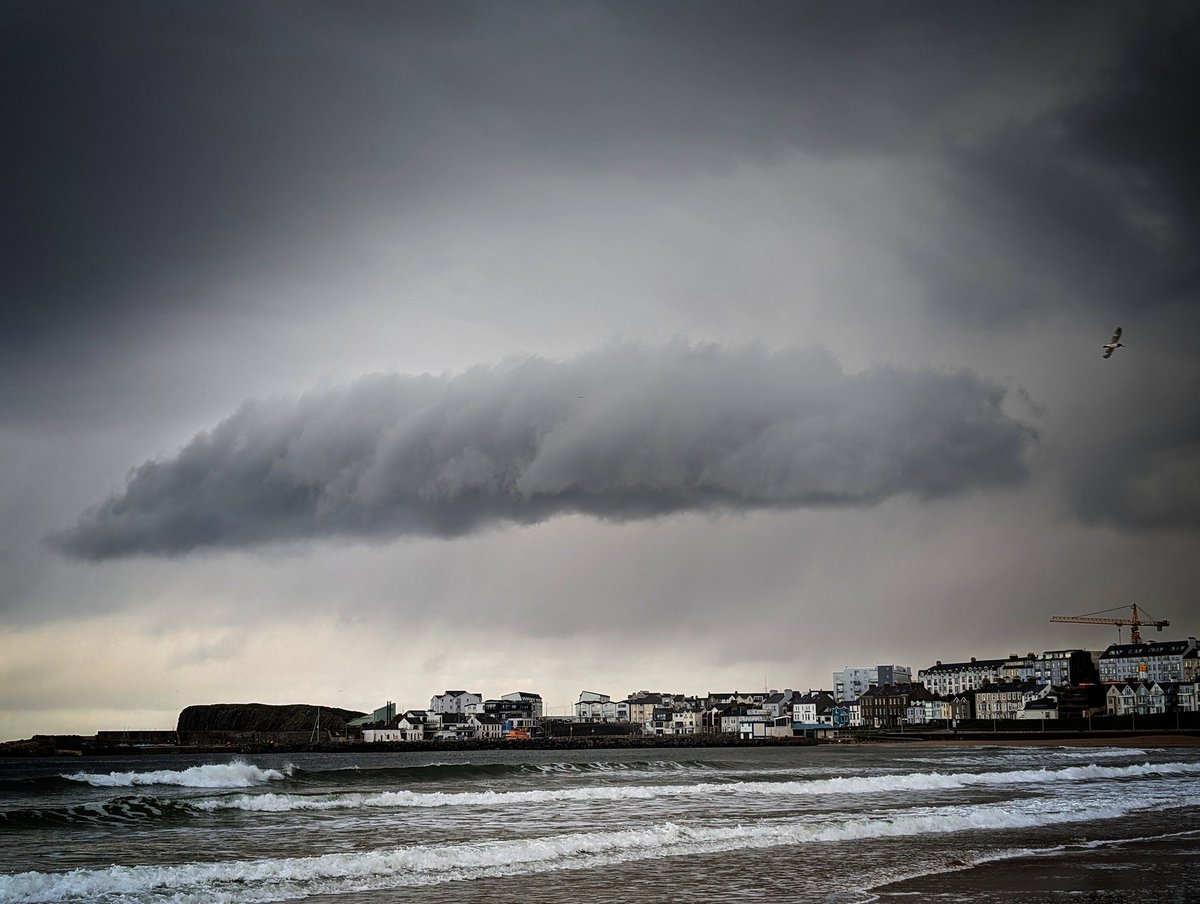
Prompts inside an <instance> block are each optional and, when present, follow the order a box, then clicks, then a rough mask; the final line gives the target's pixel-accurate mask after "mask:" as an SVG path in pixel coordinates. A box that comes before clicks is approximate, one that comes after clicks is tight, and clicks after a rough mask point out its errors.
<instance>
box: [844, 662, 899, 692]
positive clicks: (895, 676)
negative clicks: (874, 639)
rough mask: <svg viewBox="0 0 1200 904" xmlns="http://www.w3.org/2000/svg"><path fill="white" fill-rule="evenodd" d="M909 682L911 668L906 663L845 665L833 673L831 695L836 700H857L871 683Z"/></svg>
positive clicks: (877, 684) (878, 685)
mask: <svg viewBox="0 0 1200 904" xmlns="http://www.w3.org/2000/svg"><path fill="white" fill-rule="evenodd" d="M911 683H912V669H911V668H909V667H908V666H906V665H873V666H865V667H862V668H851V667H850V666H847V667H846V668H844V669H842V670H841V671H840V672H834V673H833V696H834V697H835V698H837V699H838V700H857V699H858V698H859V697H861V696H862V695H863V694H864V693H866V691H867V690H868V688H870V687H871V685H874V686H875V687H883V685H885V684H911Z"/></svg>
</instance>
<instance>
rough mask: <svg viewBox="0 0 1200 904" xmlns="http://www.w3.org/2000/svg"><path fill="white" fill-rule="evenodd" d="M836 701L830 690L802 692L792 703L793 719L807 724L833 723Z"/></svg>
mask: <svg viewBox="0 0 1200 904" xmlns="http://www.w3.org/2000/svg"><path fill="white" fill-rule="evenodd" d="M834 702H835V701H834V699H833V694H831V693H829V691H809V692H808V693H807V694H801V695H800V696H799V697H797V698H796V700H795V701H794V702H793V703H792V713H791V715H792V721H793V722H798V723H803V724H805V725H817V724H822V725H832V724H833V707H834Z"/></svg>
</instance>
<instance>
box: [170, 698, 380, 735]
mask: <svg viewBox="0 0 1200 904" xmlns="http://www.w3.org/2000/svg"><path fill="white" fill-rule="evenodd" d="M317 709H318V707H316V706H313V705H311V704H308V703H292V704H288V705H286V706H272V705H270V704H267V703H206V704H203V705H200V706H189V707H187V708H186V709H184V710H183V712H181V713H180V714H179V724H178V726H177V728H176V730H177V731H179V732H180V734H181V735H182V734H183V733H184V732H189V733H192V732H222V731H238V732H278V731H312V728H313V726H314V725H315V724H316V722H317ZM320 710H321V731H322V732H326V731H332V732H340V731H343V730H345V728H346V723H347V722H348V721H349V720H351V719H357V718H358V717H359V716H362V715H365V713H360V712H355V711H354V710H349V709H333V708H330V707H325V706H322V707H320Z"/></svg>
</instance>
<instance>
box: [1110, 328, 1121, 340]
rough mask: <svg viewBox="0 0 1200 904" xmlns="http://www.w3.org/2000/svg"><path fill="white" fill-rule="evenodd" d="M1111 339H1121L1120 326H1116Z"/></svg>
mask: <svg viewBox="0 0 1200 904" xmlns="http://www.w3.org/2000/svg"><path fill="white" fill-rule="evenodd" d="M1112 341H1113V342H1120V341H1121V328H1120V327H1117V329H1116V332H1114V333H1113V337H1112Z"/></svg>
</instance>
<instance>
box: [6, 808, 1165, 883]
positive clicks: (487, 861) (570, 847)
mask: <svg viewBox="0 0 1200 904" xmlns="http://www.w3.org/2000/svg"><path fill="white" fill-rule="evenodd" d="M1184 802H1185V801H1184V798H1183V796H1182V795H1179V794H1178V793H1176V794H1167V793H1154V792H1150V793H1142V794H1138V795H1134V794H1129V793H1124V790H1123V789H1114V790H1113V791H1112V792H1111V793H1110V794H1108V795H1105V796H1102V797H1098V798H1097V797H1093V798H1092V799H1090V800H1087V801H1074V800H1054V801H1047V800H1040V799H1037V800H1032V799H1031V800H1026V801H1007V802H1004V803H1002V804H987V805H977V806H950V807H939V808H932V807H926V808H915V809H911V810H903V811H891V812H888V813H882V814H881V813H872V814H869V815H861V816H858V815H856V816H849V817H841V818H835V819H826V820H813V819H811V818H805V819H794V818H793V819H786V820H763V821H759V822H754V823H751V824H748V825H737V826H699V825H681V824H678V823H673V822H663V823H657V824H654V825H651V826H646V827H641V828H632V829H626V830H618V831H597V832H579V833H571V834H562V835H551V836H546V837H541V838H527V839H506V840H499V841H479V842H460V843H456V844H438V845H414V846H408V847H401V848H394V849H382V850H373V851H359V852H353V853H336V854H324V855H320V856H311V857H294V858H283V859H261V860H239V861H224V862H208V863H188V864H180V865H165V866H163V865H156V866H133V867H122V866H114V867H109V868H107V869H93V870H86V869H80V870H73V871H71V872H67V873H43V872H25V873H19V874H16V875H9V876H0V900H4V901H22V902H26V904H42V902H64V904H65V902H75V901H92V900H96V899H97V898H100V897H102V896H108V897H114V896H116V897H119V899H120V900H124V901H146V900H163V899H166V898H167V897H169V898H170V899H171V900H205V901H228V902H235V901H236V902H252V901H267V900H288V899H296V898H302V897H306V896H309V895H317V894H336V893H340V892H349V891H367V890H377V889H386V888H400V887H405V886H420V885H435V884H442V883H447V882H454V881H459V880H465V879H478V878H486V877H502V876H511V875H517V874H528V873H534V872H537V873H540V872H549V871H555V870H564V869H586V868H596V867H604V866H610V865H613V864H617V863H624V862H631V861H636V860H646V859H650V858H657V857H664V856H679V855H685V854H702V853H716V852H722V851H734V850H748V849H753V848H767V847H776V846H783V845H805V844H813V843H821V842H839V841H860V840H864V839H872V838H883V837H892V836H911V835H931V834H934V835H936V834H949V833H955V832H963V831H971V830H983V831H997V830H1004V829H1022V828H1030V827H1038V826H1049V825H1056V824H1062V823H1069V822H1076V821H1081V820H1093V819H1113V818H1119V817H1122V816H1125V815H1127V814H1129V813H1132V812H1134V811H1136V810H1140V809H1146V808H1162V807H1168V806H1178V805H1181V804H1183V803H1184Z"/></svg>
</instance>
